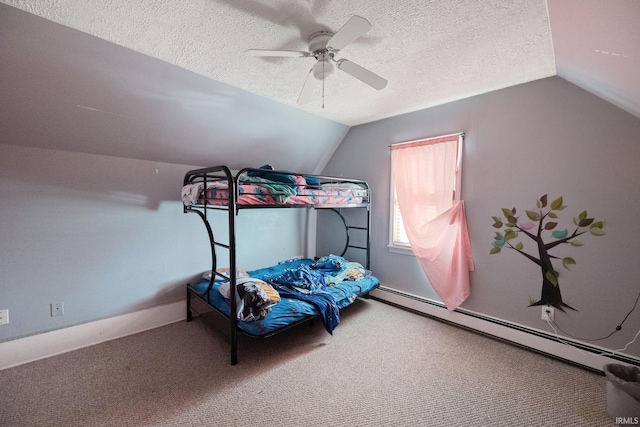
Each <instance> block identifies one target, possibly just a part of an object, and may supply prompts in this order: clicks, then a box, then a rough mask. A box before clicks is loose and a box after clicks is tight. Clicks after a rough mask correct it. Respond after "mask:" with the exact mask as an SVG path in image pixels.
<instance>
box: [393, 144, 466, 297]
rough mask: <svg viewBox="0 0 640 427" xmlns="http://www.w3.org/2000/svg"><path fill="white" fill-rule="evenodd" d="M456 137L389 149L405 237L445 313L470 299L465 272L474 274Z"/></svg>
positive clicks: (400, 145)
mask: <svg viewBox="0 0 640 427" xmlns="http://www.w3.org/2000/svg"><path fill="white" fill-rule="evenodd" d="M458 138H459V136H458V135H454V136H451V137H444V138H438V139H430V140H425V141H418V142H415V143H410V144H399V145H395V146H392V148H391V150H392V151H391V156H392V161H393V174H394V181H395V185H396V194H397V198H398V205H399V207H400V213H401V214H402V220H403V222H404V226H405V231H406V232H407V237H408V238H409V242H410V243H411V248H412V250H413V253H414V254H415V255H416V257H417V258H418V260H419V261H420V265H421V266H422V269H423V270H424V272H425V274H426V276H427V278H428V279H429V283H431V286H432V287H433V289H434V290H435V292H436V293H437V294H438V296H439V297H440V299H442V301H443V302H444V304H445V305H446V306H447V308H448V309H449V310H454V309H455V308H456V307H458V306H459V305H460V304H462V302H463V301H464V300H465V299H467V297H468V296H469V272H470V271H473V269H474V265H473V257H472V255H471V244H470V242H469V233H468V230H467V220H466V217H465V211H464V202H463V201H462V200H456V197H455V192H456V165H457V161H458ZM443 189H444V190H443Z"/></svg>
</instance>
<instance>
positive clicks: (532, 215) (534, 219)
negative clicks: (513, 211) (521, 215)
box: [525, 211, 540, 221]
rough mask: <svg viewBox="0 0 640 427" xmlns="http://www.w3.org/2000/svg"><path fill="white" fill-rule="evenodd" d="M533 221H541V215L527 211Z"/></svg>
mask: <svg viewBox="0 0 640 427" xmlns="http://www.w3.org/2000/svg"><path fill="white" fill-rule="evenodd" d="M525 212H526V213H527V216H528V217H529V219H530V220H531V221H540V214H538V212H534V211H525Z"/></svg>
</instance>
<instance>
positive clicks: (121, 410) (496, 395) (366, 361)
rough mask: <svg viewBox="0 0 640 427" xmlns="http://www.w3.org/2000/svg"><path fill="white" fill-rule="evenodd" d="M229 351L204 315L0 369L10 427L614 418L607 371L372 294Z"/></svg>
mask: <svg viewBox="0 0 640 427" xmlns="http://www.w3.org/2000/svg"><path fill="white" fill-rule="evenodd" d="M228 348H229V347H228V344H227V343H226V341H224V340H223V339H222V338H221V337H220V335H219V334H217V333H216V332H215V331H214V330H213V329H211V327H209V325H208V324H206V323H205V322H203V321H202V320H199V319H196V320H194V321H193V322H191V323H186V322H179V323H175V324H172V325H169V326H165V327H162V328H158V329H155V330H152V331H148V332H145V333H141V334H138V335H134V336H130V337H127V338H123V339H119V340H115V341H111V342H107V343H104V344H100V345H96V346H93V347H90V348H86V349H82V350H78V351H74V352H71V353H67V354H63V355H60V356H56V357H52V358H49V359H46V360H42V361H38V362H34V363H30V364H27V365H23V366H19V367H16V368H12V369H7V370H4V371H0V392H1V393H2V395H1V397H0V425H2V426H12V427H13V426H29V427H34V426H83V427H86V426H350V427H351V426H509V427H511V426H607V425H614V422H613V421H614V420H613V419H612V418H611V417H609V416H608V414H607V412H606V384H605V378H604V376H601V375H598V374H596V373H593V372H591V371H587V370H584V369H581V368H578V367H575V366H572V365H569V364H566V363H564V362H560V361H557V360H553V359H551V358H548V357H545V356H542V355H539V354H536V353H533V352H529V351H526V350H523V349H521V348H518V347H515V346H511V345H508V344H505V343H502V342H499V341H496V340H492V339H490V338H487V337H484V336H481V335H478V334H474V333H472V332H469V331H465V330H462V329H459V328H456V327H453V326H450V325H447V324H443V323H441V322H437V321H434V320H432V319H429V318H426V317H422V316H419V315H416V314H413V313H410V312H407V311H404V310H401V309H398V308H395V307H391V306H389V305H386V304H383V303H381V302H377V301H373V300H362V301H360V300H359V301H356V303H354V305H353V306H351V307H349V308H347V309H345V310H343V312H342V322H341V324H340V325H339V326H338V328H337V329H336V330H335V332H334V335H333V336H330V335H329V334H327V333H326V331H325V330H324V328H323V327H322V325H321V323H320V322H316V323H315V324H314V325H313V326H312V327H307V326H301V327H299V328H296V329H293V330H290V331H288V332H286V333H284V334H280V335H278V336H275V337H272V338H269V339H266V340H255V339H250V338H246V337H242V338H241V339H240V345H239V364H238V365H236V366H230V365H229V352H228Z"/></svg>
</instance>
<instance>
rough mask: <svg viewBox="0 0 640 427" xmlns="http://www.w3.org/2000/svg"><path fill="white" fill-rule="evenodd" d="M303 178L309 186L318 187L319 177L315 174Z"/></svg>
mask: <svg viewBox="0 0 640 427" xmlns="http://www.w3.org/2000/svg"><path fill="white" fill-rule="evenodd" d="M304 180H305V181H306V183H307V185H308V186H309V187H320V178H318V177H315V176H305V177H304Z"/></svg>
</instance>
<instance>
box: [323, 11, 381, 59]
mask: <svg viewBox="0 0 640 427" xmlns="http://www.w3.org/2000/svg"><path fill="white" fill-rule="evenodd" d="M370 29H371V24H370V23H369V21H367V20H366V19H364V18H363V17H361V16H358V15H353V16H352V17H351V19H349V20H348V21H347V22H346V24H344V25H343V26H342V28H340V29H339V30H338V31H337V32H336V33H335V34H334V35H333V37H331V38H330V39H329V41H328V42H327V47H328V48H329V47H330V48H331V49H333V50H340V49H342V48H343V47H345V46H346V45H348V44H349V43H351V42H352V41H354V40H355V39H357V38H358V37H360V36H361V35H363V34H364V33H366V32H367V31H369V30H370Z"/></svg>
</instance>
